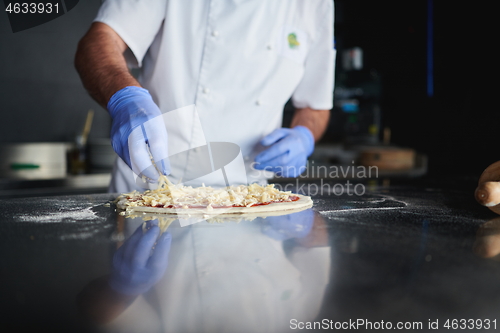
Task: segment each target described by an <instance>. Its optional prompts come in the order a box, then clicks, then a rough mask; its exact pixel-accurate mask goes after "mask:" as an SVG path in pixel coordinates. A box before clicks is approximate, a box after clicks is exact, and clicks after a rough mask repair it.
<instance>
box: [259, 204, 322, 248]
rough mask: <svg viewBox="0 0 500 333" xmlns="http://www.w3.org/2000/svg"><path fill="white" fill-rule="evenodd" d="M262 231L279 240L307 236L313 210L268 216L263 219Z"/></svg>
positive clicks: (312, 222) (311, 223)
mask: <svg viewBox="0 0 500 333" xmlns="http://www.w3.org/2000/svg"><path fill="white" fill-rule="evenodd" d="M264 221H265V224H264V225H263V226H262V232H263V233H264V234H265V235H267V236H269V237H271V238H273V239H276V240H279V241H284V240H286V239H290V238H303V237H305V236H307V235H308V234H309V233H310V232H311V229H312V226H313V224H314V211H313V210H312V209H306V210H303V211H301V212H298V213H293V214H288V215H282V216H268V217H266V219H265V220H264Z"/></svg>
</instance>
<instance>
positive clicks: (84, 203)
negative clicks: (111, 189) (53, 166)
mask: <svg viewBox="0 0 500 333" xmlns="http://www.w3.org/2000/svg"><path fill="white" fill-rule="evenodd" d="M313 184H314V183H308V184H306V185H305V186H304V187H302V188H300V186H299V189H300V190H301V191H303V192H309V193H312V194H313V195H312V196H313V200H314V202H315V205H314V207H313V208H312V209H308V210H305V211H302V212H298V213H293V214H285V215H281V216H268V217H265V218H263V217H257V218H253V219H251V220H245V219H242V218H240V219H234V218H229V219H227V218H226V219H225V218H223V217H221V216H218V217H215V218H213V219H211V220H208V221H199V220H195V219H181V220H176V219H174V218H170V219H169V218H164V217H162V218H154V217H147V218H144V219H143V218H141V217H137V218H124V217H123V216H120V215H119V214H118V212H117V211H116V208H115V206H114V205H113V204H109V202H110V201H111V200H113V199H114V198H115V197H116V195H113V194H96V195H82V196H64V197H41V198H16V199H11V200H0V207H2V210H1V212H0V247H1V253H2V260H1V265H0V269H1V274H0V290H1V295H2V297H1V300H0V302H1V308H2V311H1V312H0V313H1V314H0V330H1V331H2V332H289V331H298V330H300V329H304V330H306V331H308V332H313V331H324V330H340V331H341V330H351V331H366V332H370V331H379V330H386V329H387V330H388V329H393V330H396V329H399V330H400V331H407V332H425V331H433V332H436V331H438V332H440V331H443V332H444V331H450V330H451V331H453V330H459V329H464V330H466V331H470V332H476V331H482V330H485V331H495V330H496V329H499V327H498V326H500V322H497V321H500V315H499V313H500V262H499V261H498V260H497V254H499V253H500V220H499V218H498V216H497V215H495V214H494V213H492V212H490V211H489V210H488V209H486V208H484V207H481V206H479V205H478V204H477V203H476V202H475V201H474V197H473V191H474V188H475V183H474V180H471V179H467V180H465V181H463V182H457V181H449V182H446V181H439V182H434V181H425V180H416V181H411V182H405V183H404V184H403V183H401V184H398V183H395V182H392V183H391V184H390V185H387V184H386V186H382V185H371V186H369V185H367V184H363V188H361V187H358V188H357V189H358V194H362V195H358V194H355V193H354V192H353V191H351V192H350V193H348V192H347V191H344V193H342V194H340V192H339V187H337V188H334V187H333V185H334V184H335V183H332V184H330V185H332V186H330V187H329V188H328V187H326V186H324V185H325V184H324V183H321V184H316V186H317V187H314V186H315V185H313ZM308 185H309V187H307V186H308ZM321 185H322V186H323V188H320V186H321ZM289 189H291V190H294V189H292V188H289ZM361 189H363V193H361ZM145 220H146V221H145ZM485 328H488V329H485Z"/></svg>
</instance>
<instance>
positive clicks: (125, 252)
mask: <svg viewBox="0 0 500 333" xmlns="http://www.w3.org/2000/svg"><path fill="white" fill-rule="evenodd" d="M159 233H160V228H159V227H158V226H157V225H154V223H153V225H152V226H151V227H150V229H149V230H147V231H146V232H145V233H144V232H143V230H142V226H140V227H139V228H137V230H136V231H135V232H134V234H133V235H132V236H131V237H130V238H129V239H128V240H127V241H126V242H125V243H124V244H123V245H122V246H121V247H120V248H119V249H118V251H116V253H115V255H114V256H113V269H112V272H111V276H110V278H109V281H108V283H109V285H110V287H111V288H112V289H113V290H115V291H117V292H119V293H121V294H125V295H139V294H143V293H145V292H147V291H148V290H149V289H150V288H151V287H152V286H154V285H155V284H156V283H157V282H158V281H159V280H160V279H161V277H162V276H163V274H164V273H165V270H166V269H167V265H168V253H169V251H170V244H171V241H172V236H171V235H170V233H168V232H165V233H163V234H162V235H161V236H160V237H159V238H158V235H159ZM151 251H153V253H152V254H151Z"/></svg>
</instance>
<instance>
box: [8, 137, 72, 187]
mask: <svg viewBox="0 0 500 333" xmlns="http://www.w3.org/2000/svg"><path fill="white" fill-rule="evenodd" d="M67 147H68V145H67V144H66V143H63V142H54V143H12V144H3V145H0V177H1V178H15V179H55V178H64V177H66V151H67Z"/></svg>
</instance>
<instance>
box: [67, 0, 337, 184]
mask: <svg viewBox="0 0 500 333" xmlns="http://www.w3.org/2000/svg"><path fill="white" fill-rule="evenodd" d="M334 62H335V50H334V48H333V1H332V0H276V1H268V0H252V1H250V0H246V1H245V0H193V1H184V0H155V1H135V0H106V1H104V2H103V4H102V6H101V8H100V10H99V13H98V14H97V17H96V19H95V21H94V23H93V24H92V25H91V28H90V29H89V31H88V33H87V34H86V35H85V36H84V37H83V38H82V40H81V41H80V43H79V46H78V51H77V55H76V58H75V65H76V68H77V70H78V72H79V74H80V76H81V79H82V82H83V84H84V86H85V87H86V89H87V90H88V91H89V93H90V94H91V96H92V97H93V98H94V99H96V100H97V101H98V102H99V103H100V104H101V105H103V106H104V107H106V108H107V109H108V111H109V113H110V115H111V117H112V119H113V121H112V130H111V141H112V145H113V148H114V149H115V151H116V152H117V154H118V155H119V157H120V159H117V162H116V165H115V169H114V172H113V178H112V183H111V185H110V190H111V191H113V192H125V191H130V190H132V189H140V186H139V185H140V183H141V181H137V180H136V178H137V177H134V174H135V175H139V176H140V177H139V180H150V181H151V180H156V179H157V178H158V172H161V173H164V174H169V173H171V174H172V175H171V176H172V179H173V180H174V181H175V180H180V179H181V178H183V177H184V176H185V175H183V172H184V171H185V168H186V167H195V166H193V164H195V163H194V162H193V161H190V158H191V156H190V155H189V154H187V155H186V158H184V159H176V160H174V161H170V159H169V157H171V156H173V155H176V154H179V153H182V152H192V151H193V152H196V149H195V148H197V147H205V148H206V147H207V146H206V145H207V143H210V142H229V143H233V144H236V145H237V146H239V147H240V153H239V155H238V157H237V158H235V160H234V163H233V164H234V165H233V166H229V167H228V168H227V170H220V169H219V170H215V169H213V170H211V171H212V173H211V174H209V175H207V177H205V178H203V179H199V183H201V182H202V181H203V182H208V183H210V184H213V185H217V184H219V183H222V184H221V185H224V184H223V183H226V184H227V183H228V182H229V183H231V184H238V183H239V184H241V183H247V182H255V181H260V182H265V181H266V178H268V177H269V176H270V175H272V173H273V172H274V173H276V174H278V175H281V176H288V177H294V176H298V175H299V174H300V172H301V171H303V170H304V169H303V168H304V166H305V164H306V160H307V157H308V156H309V155H310V154H311V153H312V151H313V149H314V142H315V141H316V140H318V139H319V138H320V137H321V136H322V134H323V132H324V131H325V129H326V126H327V123H328V118H329V110H330V109H331V107H332V99H333V96H332V94H333V83H334ZM129 67H139V68H140V75H139V78H138V79H137V80H136V79H135V78H134V77H133V76H132V75H131V74H130V72H129ZM290 97H291V98H292V101H293V104H294V106H295V107H296V108H297V110H296V112H295V115H294V117H293V121H292V124H291V128H289V129H288V128H286V129H285V128H280V127H281V123H282V112H283V106H284V104H285V103H286V102H287V100H288V99H289V98H290ZM208 148H210V147H208ZM152 160H153V161H154V162H155V163H154V165H153V164H152V162H151V161H152ZM173 164H175V165H173ZM181 164H182V165H181ZM252 166H253V168H252ZM242 168H243V171H242ZM257 170H262V171H260V172H259V171H257ZM132 171H133V172H132ZM221 179H222V180H224V181H221ZM184 180H186V179H184ZM184 180H183V181H184Z"/></svg>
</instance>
